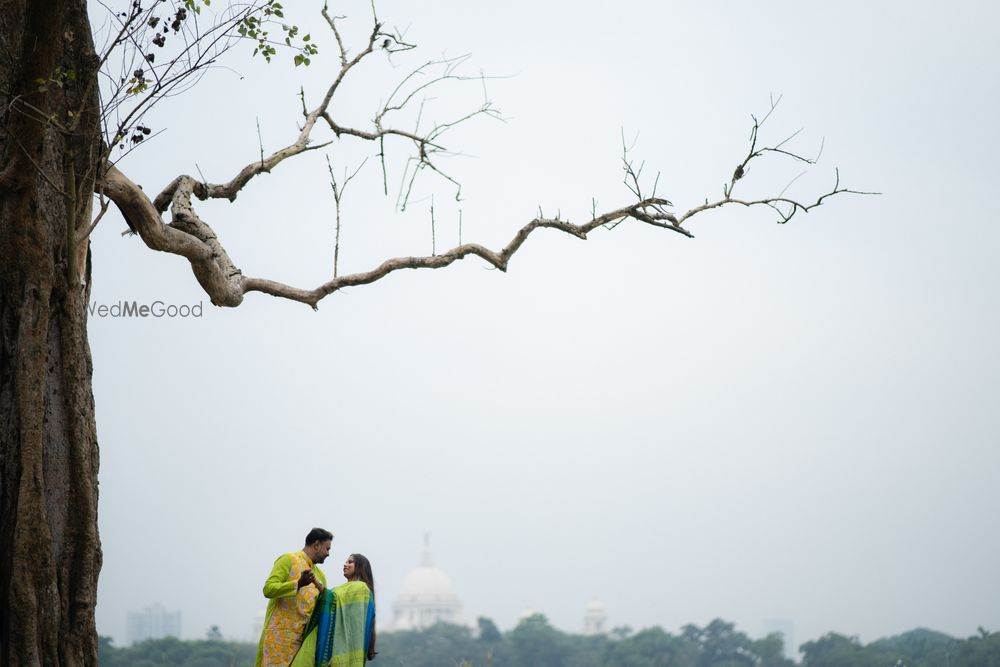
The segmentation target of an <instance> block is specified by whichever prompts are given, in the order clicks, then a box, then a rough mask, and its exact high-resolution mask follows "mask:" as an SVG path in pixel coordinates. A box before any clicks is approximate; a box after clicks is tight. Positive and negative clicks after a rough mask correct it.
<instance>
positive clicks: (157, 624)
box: [125, 602, 181, 644]
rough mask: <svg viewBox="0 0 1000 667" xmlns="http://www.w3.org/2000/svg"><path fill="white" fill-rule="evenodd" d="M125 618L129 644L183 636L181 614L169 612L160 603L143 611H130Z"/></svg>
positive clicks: (155, 603)
mask: <svg viewBox="0 0 1000 667" xmlns="http://www.w3.org/2000/svg"><path fill="white" fill-rule="evenodd" d="M125 618H126V621H127V636H128V643H129V644H138V643H139V642H144V641H146V640H147V639H163V638H164V637H180V636H181V613H180V612H179V611H167V610H166V609H164V608H163V605H161V604H160V603H159V602H154V603H153V604H151V605H149V606H148V607H146V608H145V609H143V610H142V611H130V612H128V614H127V615H126V617H125Z"/></svg>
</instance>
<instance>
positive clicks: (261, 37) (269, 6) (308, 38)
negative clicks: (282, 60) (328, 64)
mask: <svg viewBox="0 0 1000 667" xmlns="http://www.w3.org/2000/svg"><path fill="white" fill-rule="evenodd" d="M284 17H285V11H284V7H283V6H282V5H281V3H280V2H276V1H275V0H267V2H265V3H264V4H263V5H262V6H261V8H260V11H259V13H254V14H248V15H247V16H245V17H243V18H242V19H241V20H240V21H239V23H238V24H237V26H236V31H237V32H238V33H239V34H240V36H241V37H246V38H248V39H255V40H257V47H256V48H255V49H254V50H253V55H255V56H256V55H257V54H258V53H259V54H260V55H262V56H264V60H266V61H267V62H271V57H272V56H274V55H276V54H277V53H278V50H277V48H275V45H276V44H280V43H281V42H275V41H273V40H272V38H271V36H270V32H269V31H268V28H267V26H268V24H270V23H273V22H274V19H280V18H284ZM278 25H279V26H280V27H281V30H282V31H283V32H284V40H283V41H284V44H285V46H286V47H288V48H291V49H294V50H296V51H297V53H296V54H295V57H294V58H293V60H294V62H295V66H296V67H298V66H299V65H306V66H308V65H309V64H310V63H311V62H312V61H311V60H310V56H314V55H316V54H317V53H319V49H318V47H317V46H316V44H315V42H313V41H312V35H310V34H309V33H306V34H305V35H303V36H302V39H301V41H302V44H301V45H297V44H295V43H294V40H295V38H296V37H298V34H299V27H298V26H297V25H288V24H287V23H279V24H278Z"/></svg>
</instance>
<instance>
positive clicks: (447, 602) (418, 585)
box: [392, 536, 464, 630]
mask: <svg viewBox="0 0 1000 667" xmlns="http://www.w3.org/2000/svg"><path fill="white" fill-rule="evenodd" d="M392 611H393V617H392V629H393V630H422V629H424V628H428V627H430V626H432V625H434V624H435V623H452V624H454V625H462V624H463V623H464V621H463V619H462V602H461V600H459V599H458V596H457V595H455V591H454V590H453V588H452V585H451V579H450V578H449V577H448V575H447V574H445V573H444V571H443V570H441V569H440V568H437V567H435V566H434V563H433V561H432V560H431V549H430V538H429V537H428V536H424V550H423V553H422V554H421V557H420V565H419V566H418V567H416V568H414V569H412V570H410V573H409V574H407V575H406V578H405V579H404V580H403V590H402V592H400V594H399V595H398V596H396V601H395V604H393V607H392Z"/></svg>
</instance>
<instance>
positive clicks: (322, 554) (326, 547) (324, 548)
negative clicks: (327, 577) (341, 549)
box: [313, 540, 333, 565]
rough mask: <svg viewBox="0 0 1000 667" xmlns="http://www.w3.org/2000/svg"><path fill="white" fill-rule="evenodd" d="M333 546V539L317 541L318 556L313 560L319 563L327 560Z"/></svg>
mask: <svg viewBox="0 0 1000 667" xmlns="http://www.w3.org/2000/svg"><path fill="white" fill-rule="evenodd" d="M331 546H333V540H326V541H324V542H317V543H316V557H315V558H313V562H314V563H316V564H317V565H318V564H319V563H322V562H323V561H325V560H326V557H327V556H329V555H330V547H331Z"/></svg>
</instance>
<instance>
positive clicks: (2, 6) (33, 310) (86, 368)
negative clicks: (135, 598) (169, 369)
mask: <svg viewBox="0 0 1000 667" xmlns="http://www.w3.org/2000/svg"><path fill="white" fill-rule="evenodd" d="M97 64H98V63H97V58H96V57H95V55H94V49H93V43H92V37H91V31H90V25H89V21H88V18H87V12H86V3H85V1H84V0H54V1H52V2H40V1H38V0H0V95H2V98H3V104H2V110H0V151H2V162H0V167H2V172H0V664H2V665H11V666H21V665H30V666H36V665H39V666H40V665H44V666H45V667H52V666H55V667H63V666H76V665H96V664H97V631H96V626H95V622H94V608H95V605H96V602H97V576H98V572H99V571H100V567H101V547H100V540H99V538H98V532H97V470H98V447H97V429H96V424H95V419H94V398H93V391H92V386H91V385H92V382H91V380H92V372H93V370H92V364H91V355H90V347H89V345H88V342H87V301H88V299H89V294H90V271H89V243H88V241H87V240H86V239H83V240H80V239H79V237H78V235H79V233H80V232H79V230H80V229H87V226H88V224H89V221H90V215H91V201H92V195H91V193H92V192H93V187H94V182H95V175H96V172H95V165H96V164H97V162H98V161H97V157H98V156H99V152H100V147H101V143H100V132H99V118H98V113H99V112H98V103H97V86H96V76H97V74H96V67H97ZM68 72H73V74H72V75H67V73H68Z"/></svg>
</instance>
